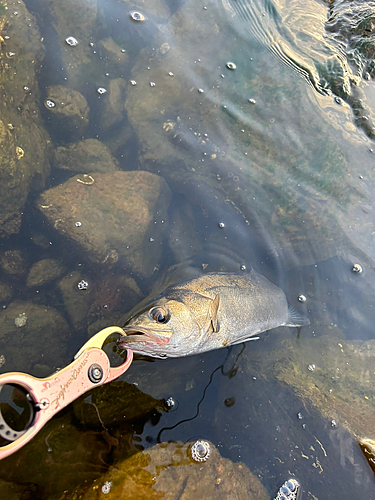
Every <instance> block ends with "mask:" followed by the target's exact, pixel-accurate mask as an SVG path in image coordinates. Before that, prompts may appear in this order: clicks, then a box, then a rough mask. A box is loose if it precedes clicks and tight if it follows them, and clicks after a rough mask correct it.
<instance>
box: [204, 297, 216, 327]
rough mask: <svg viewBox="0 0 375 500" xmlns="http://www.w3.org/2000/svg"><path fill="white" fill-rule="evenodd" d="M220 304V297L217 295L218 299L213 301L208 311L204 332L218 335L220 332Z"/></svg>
mask: <svg viewBox="0 0 375 500" xmlns="http://www.w3.org/2000/svg"><path fill="white" fill-rule="evenodd" d="M219 304H220V295H219V294H217V295H216V297H215V298H214V299H213V300H212V302H211V304H210V306H209V308H208V311H207V319H206V323H205V325H204V331H205V332H207V333H208V334H209V333H211V332H213V333H216V332H218V331H219V330H220V325H219V320H218V317H217V316H218V314H217V313H218V310H219Z"/></svg>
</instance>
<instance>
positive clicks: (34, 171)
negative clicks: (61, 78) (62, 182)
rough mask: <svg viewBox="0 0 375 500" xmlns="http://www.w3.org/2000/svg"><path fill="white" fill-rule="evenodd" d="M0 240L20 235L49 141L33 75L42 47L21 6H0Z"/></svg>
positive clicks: (45, 169) (43, 172) (41, 178)
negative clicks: (23, 215)
mask: <svg viewBox="0 0 375 500" xmlns="http://www.w3.org/2000/svg"><path fill="white" fill-rule="evenodd" d="M0 9H1V20H0V29H1V35H2V36H1V49H0V70H1V71H0V73H1V76H0V85H1V89H2V91H1V93H2V108H1V119H0V144H1V148H0V150H1V154H0V198H1V206H0V236H2V237H3V236H9V235H11V234H14V233H18V232H19V229H20V225H21V216H22V210H23V207H24V204H25V202H26V199H27V196H28V193H29V190H33V189H40V188H42V187H43V186H44V182H45V179H46V178H47V176H48V174H49V169H50V167H49V162H48V157H49V136H48V134H47V133H46V131H45V130H44V128H43V125H42V121H41V118H40V113H39V108H38V104H39V89H38V83H37V78H36V72H37V71H38V70H39V68H40V65H41V62H42V59H43V56H44V48H43V45H42V43H41V35H40V33H39V30H38V28H37V25H36V21H35V18H34V17H33V16H32V15H31V14H30V13H29V12H28V10H27V9H26V7H25V4H24V2H23V1H21V0H20V1H19V2H17V7H16V9H17V10H16V12H17V15H14V14H13V12H14V10H15V7H14V8H13V7H12V8H8V7H7V2H5V1H4V0H1V1H0Z"/></svg>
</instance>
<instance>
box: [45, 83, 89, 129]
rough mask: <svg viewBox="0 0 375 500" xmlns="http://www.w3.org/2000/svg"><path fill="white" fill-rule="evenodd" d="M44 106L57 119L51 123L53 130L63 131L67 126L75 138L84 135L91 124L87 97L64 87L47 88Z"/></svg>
mask: <svg viewBox="0 0 375 500" xmlns="http://www.w3.org/2000/svg"><path fill="white" fill-rule="evenodd" d="M44 106H45V108H46V109H47V110H48V111H49V112H50V113H51V114H52V115H54V117H55V120H56V121H55V122H50V125H51V126H52V128H56V129H58V130H61V127H62V126H65V127H67V130H68V131H69V133H70V134H71V135H74V136H75V137H77V134H81V133H83V131H84V130H85V128H86V127H87V125H88V123H89V106H88V104H87V101H86V99H85V97H84V96H83V95H82V94H81V93H80V92H78V91H77V90H72V89H70V88H68V87H64V85H52V86H50V87H48V88H47V92H46V99H45V101H44Z"/></svg>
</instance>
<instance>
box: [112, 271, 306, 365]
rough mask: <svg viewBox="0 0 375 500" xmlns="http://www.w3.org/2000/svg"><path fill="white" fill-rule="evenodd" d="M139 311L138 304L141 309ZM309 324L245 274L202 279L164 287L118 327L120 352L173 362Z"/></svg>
mask: <svg viewBox="0 0 375 500" xmlns="http://www.w3.org/2000/svg"><path fill="white" fill-rule="evenodd" d="M143 306H144V303H143ZM308 324H310V321H309V319H308V318H306V317H305V316H303V315H301V314H299V313H298V312H297V311H296V310H295V309H294V308H293V307H288V302H287V299H286V296H285V293H284V292H283V290H282V289H281V288H279V287H278V286H276V285H275V284H274V283H272V282H271V281H269V280H268V279H267V278H265V277H264V276H262V275H261V274H259V273H258V272H257V271H255V269H251V270H250V272H248V273H246V274H234V273H207V274H203V275H202V276H199V277H197V278H193V279H190V280H188V281H185V282H183V283H178V284H173V285H171V286H168V287H167V288H166V289H165V290H164V291H163V292H162V293H160V294H159V295H158V296H157V297H155V298H153V299H151V300H150V301H149V302H148V304H147V306H144V307H143V308H142V309H141V310H140V311H139V312H137V313H135V314H134V315H133V316H131V317H130V319H129V320H128V321H127V322H126V323H125V325H123V326H122V328H123V330H124V332H125V333H126V336H123V337H121V338H120V339H119V340H118V346H119V347H120V348H121V349H125V348H130V349H132V350H133V352H134V353H136V354H142V355H145V356H151V357H153V358H176V357H182V356H189V355H192V354H198V353H202V352H205V351H211V350H213V349H218V348H221V347H225V346H231V345H235V344H239V343H242V342H246V341H248V340H252V339H254V337H256V336H257V335H258V334H259V333H262V332H265V331H267V330H272V329H273V328H277V327H279V326H291V327H301V326H304V325H308Z"/></svg>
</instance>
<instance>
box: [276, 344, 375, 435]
mask: <svg viewBox="0 0 375 500" xmlns="http://www.w3.org/2000/svg"><path fill="white" fill-rule="evenodd" d="M275 356H277V360H276V359H274V360H273V361H272V360H270V364H272V365H273V373H274V374H275V376H276V378H277V379H278V380H279V381H282V382H284V383H287V384H288V385H290V386H291V387H293V388H294V390H295V391H296V393H297V395H298V396H300V397H301V398H302V399H308V400H309V401H310V402H311V404H312V405H313V406H315V407H316V408H317V409H318V410H319V412H320V413H321V414H322V415H323V416H324V417H325V418H327V419H329V420H330V421H332V422H334V425H336V424H337V425H340V426H344V427H345V428H347V429H348V430H349V431H350V432H351V433H352V434H354V435H355V436H356V437H358V438H361V437H365V436H367V437H371V436H372V437H374V438H375V435H374V433H373V429H374V428H375V388H374V383H373V382H374V370H372V369H371V366H372V365H373V360H374V357H375V340H369V341H350V340H345V339H343V338H340V337H337V336H332V335H323V336H321V337H319V338H309V339H306V338H303V337H301V338H300V339H299V342H298V344H296V343H295V342H293V343H292V342H291V340H290V339H284V340H282V341H281V343H280V344H279V348H278V350H277V353H276V352H275Z"/></svg>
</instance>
